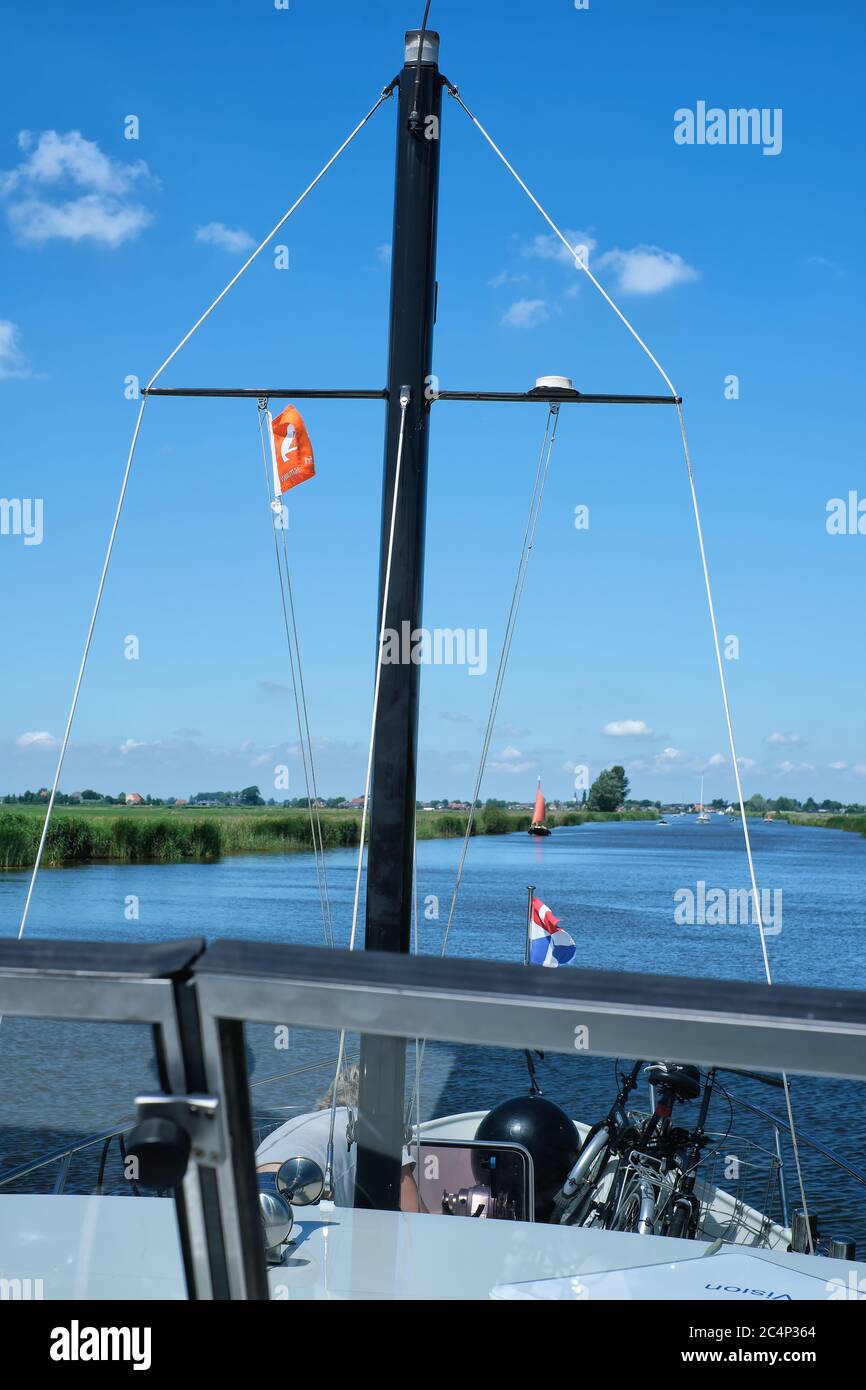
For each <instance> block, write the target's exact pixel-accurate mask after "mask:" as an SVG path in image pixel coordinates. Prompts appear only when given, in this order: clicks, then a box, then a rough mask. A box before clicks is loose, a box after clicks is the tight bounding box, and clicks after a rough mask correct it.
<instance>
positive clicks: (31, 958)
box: [0, 938, 866, 1300]
mask: <svg viewBox="0 0 866 1390" xmlns="http://www.w3.org/2000/svg"><path fill="white" fill-rule="evenodd" d="M0 1014H2V1015H3V1016H4V1017H5V1018H9V1017H17V1018H29V1019H62V1020H69V1021H75V1020H78V1021H86V1022H88V1023H91V1024H93V1023H95V1024H99V1023H106V1024H117V1023H130V1024H137V1025H143V1026H144V1028H146V1029H147V1030H148V1031H149V1034H150V1036H151V1037H152V1039H153V1049H154V1054H155V1060H156V1061H157V1063H158V1067H157V1071H158V1075H159V1076H160V1078H161V1086H160V1088H159V1089H158V1090H157V1091H155V1092H153V1093H149V1094H147V1095H144V1096H138V1097H135V1103H136V1112H137V1116H138V1121H139V1124H138V1125H137V1128H139V1129H141V1128H143V1127H144V1124H145V1122H146V1121H151V1120H153V1119H159V1120H161V1121H162V1122H163V1123H167V1124H168V1125H169V1126H170V1127H171V1131H170V1132H173V1133H174V1135H175V1136H176V1138H175V1139H174V1140H173V1141H172V1143H173V1145H174V1148H173V1152H174V1153H176V1154H178V1155H180V1157H179V1159H178V1162H179V1164H180V1166H179V1168H178V1169H177V1171H178V1172H179V1173H180V1175H181V1176H180V1177H179V1179H178V1180H176V1181H177V1187H176V1196H177V1201H176V1213H177V1225H178V1229H179V1233H180V1247H181V1256H182V1259H183V1263H184V1270H185V1274H186V1281H187V1289H188V1292H189V1296H190V1297H191V1298H207V1299H210V1298H217V1299H225V1298H230V1299H249V1298H252V1299H261V1300H266V1299H267V1298H268V1297H269V1285H268V1275H267V1268H266V1263H265V1253H264V1249H263V1245H262V1219H261V1214H260V1206H259V1193H258V1190H257V1184H256V1176H255V1145H254V1138H253V1127H254V1112H253V1098H254V1095H255V1091H252V1092H251V1088H250V1082H249V1076H248V1065H247V1046H246V1042H247V1031H246V1030H247V1029H248V1028H251V1027H256V1026H258V1025H265V1026H267V1027H268V1028H271V1029H272V1028H273V1027H274V1025H275V1024H280V1025H283V1026H285V1025H287V1026H290V1027H291V1028H292V1029H300V1030H312V1031H314V1032H317V1033H318V1035H319V1036H320V1037H327V1038H328V1039H331V1038H333V1039H334V1040H335V1041H336V1036H337V1035H338V1034H339V1033H341V1032H342V1033H344V1034H345V1035H346V1037H348V1038H351V1039H354V1038H356V1037H358V1036H361V1037H363V1038H370V1037H373V1038H390V1039H395V1040H398V1041H401V1042H402V1043H403V1044H404V1051H403V1061H404V1064H405V1055H406V1044H407V1041H409V1040H412V1039H417V1038H424V1039H428V1040H430V1041H431V1042H433V1043H444V1044H447V1045H448V1046H449V1047H451V1046H454V1045H458V1046H460V1047H472V1048H486V1047H492V1048H500V1049H508V1050H510V1051H511V1052H512V1053H515V1052H516V1051H517V1050H526V1049H535V1050H541V1051H545V1050H546V1051H550V1052H551V1053H559V1054H566V1055H570V1056H571V1057H573V1058H574V1059H575V1062H576V1063H577V1064H578V1065H579V1063H580V1061H581V1060H582V1059H583V1058H586V1057H589V1056H597V1057H603V1056H606V1057H618V1056H619V1057H621V1056H629V1057H663V1058H670V1059H672V1060H675V1061H682V1062H688V1063H692V1064H694V1065H699V1066H701V1067H703V1068H717V1069H720V1070H728V1071H748V1072H764V1073H776V1074H778V1073H779V1072H782V1071H787V1072H788V1073H789V1074H792V1075H797V1074H803V1075H811V1076H824V1077H833V1078H837V1079H838V1078H843V1079H845V1080H848V1081H852V1082H861V1083H862V1082H863V1081H866V991H860V990H835V989H834V990H829V989H818V988H814V987H811V986H792V985H778V986H774V987H773V988H770V987H768V986H765V985H761V984H755V983H746V982H743V981H738V980H723V979H690V978H686V977H679V976H659V975H652V974H648V973H631V974H629V973H625V972H620V971H592V970H585V969H580V968H578V967H571V966H570V967H569V968H568V969H564V970H543V969H541V970H540V969H532V968H526V967H523V966H518V965H513V964H504V963H501V962H498V961H479V960H467V959H454V960H448V959H445V960H441V959H439V958H436V957H412V956H403V955H397V954H394V953H391V952H386V951H358V952H354V953H350V952H346V951H339V950H325V949H322V948H319V949H316V948H313V947H301V946H288V945H282V944H270V943H265V942H254V941H217V942H215V943H214V944H213V945H210V946H208V947H207V949H206V948H205V943H204V942H203V941H201V940H192V941H171V942H161V943H153V944H150V945H137V944H132V943H119V942H116V943H112V942H82V941H57V940H49V939H46V938H40V939H34V940H32V941H27V940H24V941H20V942H19V941H2V942H0ZM4 1026H5V1025H4ZM391 1055H393V1056H396V1055H397V1053H396V1052H395V1051H394V1050H393V1049H392V1052H391V1053H390V1054H389V1056H391ZM277 1070H278V1069H277ZM392 1079H394V1080H396V1082H397V1083H399V1084H394V1085H393V1086H392V1089H393V1091H394V1097H395V1101H396V1109H394V1113H393V1114H391V1113H390V1111H389V1112H386V1111H384V1110H383V1111H382V1112H381V1113H380V1112H376V1114H375V1115H372V1114H370V1113H368V1112H365V1109H364V1106H365V1097H364V1090H363V1085H362V1089H361V1096H360V1100H359V1124H358V1128H357V1129H356V1142H357V1143H358V1148H359V1153H360V1152H361V1150H362V1149H363V1148H364V1146H365V1145H366V1146H368V1148H367V1151H368V1152H376V1154H377V1158H378V1160H379V1161H380V1162H381V1163H382V1164H384V1163H385V1162H386V1161H387V1163H388V1164H389V1165H391V1166H392V1167H393V1168H394V1169H395V1170H396V1173H397V1175H399V1172H400V1165H401V1154H402V1147H403V1142H404V1128H403V1125H404V1115H403V1113H402V1096H403V1085H402V1082H403V1079H404V1078H403V1075H402V1072H401V1073H400V1074H395V1077H394V1078H392ZM273 1080H275V1078H274V1077H267V1078H265V1080H264V1083H263V1084H268V1083H269V1082H271V1081H273ZM388 1084H389V1085H391V1084H392V1081H391V1080H390V1079H389V1083H388ZM253 1085H255V1083H253ZM398 1097H399V1099H397V1098H398ZM129 1099H130V1102H131V1101H132V1100H133V1096H130V1098H129ZM85 1103H86V1102H84V1101H83V1102H82V1106H83V1105H84V1104H85ZM750 1104H751V1102H748V1103H746V1108H747V1107H748V1105H750ZM755 1109H756V1110H759V1109H760V1107H755ZM767 1113H768V1114H769V1113H770V1112H767ZM379 1118H382V1120H383V1122H384V1124H385V1128H384V1129H383V1130H382V1138H381V1139H377V1138H376V1137H375V1136H374V1133H373V1123H372V1122H373V1120H374V1119H379ZM770 1122H771V1123H772V1124H773V1127H774V1131H775V1132H776V1133H777V1134H779V1135H780V1142H781V1122H780V1120H779V1118H778V1117H777V1116H771V1118H770ZM116 1128H121V1126H117V1127H116ZM184 1138H185V1141H186V1148H185V1152H184V1145H183V1143H182V1140H184ZM116 1139H117V1142H118V1143H119V1142H120V1141H121V1139H122V1141H123V1142H124V1143H126V1144H127V1147H128V1150H129V1152H130V1153H131V1154H133V1155H134V1154H135V1153H136V1152H143V1150H142V1149H141V1147H140V1146H137V1144H136V1140H135V1136H133V1135H129V1136H127V1135H126V1134H123V1135H118V1136H116ZM88 1142H89V1143H90V1144H91V1145H94V1144H99V1143H100V1142H101V1143H102V1144H103V1145H105V1144H106V1143H113V1142H115V1136H114V1135H113V1134H112V1135H109V1134H108V1133H107V1132H106V1131H103V1132H101V1133H100V1134H96V1135H94V1134H91V1135H89V1136H87V1137H85V1138H84V1139H82V1140H78V1141H76V1143H75V1144H74V1145H70V1146H69V1147H70V1148H71V1149H76V1148H77V1147H78V1146H79V1145H84V1146H85V1147H86V1146H87V1145H88ZM805 1143H806V1146H809V1145H811V1146H812V1147H813V1148H815V1149H817V1151H818V1152H819V1153H821V1154H822V1155H824V1157H825V1158H831V1157H832V1158H833V1160H834V1161H835V1160H837V1159H838V1160H839V1162H838V1168H839V1169H840V1170H843V1171H845V1172H847V1173H848V1174H849V1175H850V1176H852V1177H855V1178H857V1180H858V1181H861V1180H862V1175H861V1174H860V1172H859V1171H858V1170H857V1169H856V1167H855V1165H854V1164H851V1163H848V1162H847V1161H846V1160H844V1159H840V1158H839V1156H838V1155H833V1154H832V1150H830V1149H829V1148H828V1146H827V1145H825V1144H823V1143H822V1142H821V1141H820V1140H818V1139H814V1140H813V1139H812V1138H811V1137H810V1138H809V1140H806V1141H805ZM65 1153H66V1151H65V1150H64V1153H63V1154H61V1155H60V1157H59V1160H58V1161H59V1162H60V1163H61V1165H62V1164H63V1163H64V1161H65ZM71 1157H72V1155H70V1159H71ZM46 1161H51V1160H50V1159H47V1160H46V1159H43V1160H42V1162H43V1163H44V1162H46ZM172 1161H173V1162H174V1160H172ZM66 1166H67V1173H68V1163H67V1165H66ZM154 1171H156V1170H154ZM160 1171H162V1170H160ZM170 1171H171V1172H174V1171H176V1170H175V1168H171V1169H170ZM359 1171H360V1164H359ZM63 1181H65V1178H64V1179H63ZM142 1185H143V1186H148V1187H150V1188H151V1190H152V1188H153V1186H155V1185H156V1184H155V1183H151V1184H147V1183H145V1181H144V1178H142ZM172 1185H174V1184H172ZM0 1200H3V1199H2V1198H0ZM385 1205H388V1204H387V1203H386V1204H385Z"/></svg>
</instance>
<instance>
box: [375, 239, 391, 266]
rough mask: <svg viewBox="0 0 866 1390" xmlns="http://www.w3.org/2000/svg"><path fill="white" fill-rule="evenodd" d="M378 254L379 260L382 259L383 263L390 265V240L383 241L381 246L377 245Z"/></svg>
mask: <svg viewBox="0 0 866 1390" xmlns="http://www.w3.org/2000/svg"><path fill="white" fill-rule="evenodd" d="M376 256H377V258H378V260H380V261H381V262H382V265H390V264H391V243H390V241H386V242H383V244H382V245H381V246H377V247H376Z"/></svg>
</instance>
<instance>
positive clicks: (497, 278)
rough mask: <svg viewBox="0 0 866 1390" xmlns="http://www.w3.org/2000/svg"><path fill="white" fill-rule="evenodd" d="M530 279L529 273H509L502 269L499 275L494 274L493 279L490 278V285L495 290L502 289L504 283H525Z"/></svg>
mask: <svg viewBox="0 0 866 1390" xmlns="http://www.w3.org/2000/svg"><path fill="white" fill-rule="evenodd" d="M528 279H529V276H528V275H509V273H508V271H507V270H502V271H500V272H499V274H498V275H494V277H493V279H492V280H488V282H487V283H488V285H490V286H492V288H493V289H494V290H498V289H501V288H502V286H503V285H524V284H525V283H526V281H527V280H528Z"/></svg>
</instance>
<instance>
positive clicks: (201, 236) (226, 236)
mask: <svg viewBox="0 0 866 1390" xmlns="http://www.w3.org/2000/svg"><path fill="white" fill-rule="evenodd" d="M195 239H196V241H203V242H204V243H205V245H206V246H218V247H219V249H220V250H221V251H232V252H234V253H235V254H236V255H240V253H241V252H242V251H251V250H252V248H253V247H254V246H255V244H256V239H255V237H254V236H251V235H250V233H249V232H245V231H244V229H243V227H227V226H226V224H225V223H224V222H208V223H207V224H206V226H204V227H198V228H196V234H195Z"/></svg>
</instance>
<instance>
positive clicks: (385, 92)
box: [0, 82, 395, 1022]
mask: <svg viewBox="0 0 866 1390" xmlns="http://www.w3.org/2000/svg"><path fill="white" fill-rule="evenodd" d="M394 86H395V82H391V83H389V84H388V86H387V87H384V88H383V89H382V91H381V93H380V94H379V98H378V100H377V101H376V103H375V104H374V105H373V106H371V107H370V110H369V111H368V112H367V114H366V115H365V116H364V117H362V119H361V120H360V121H359V122H358V124H357V125H356V126H355V128H354V130H353V131H352V132H351V133H350V134H349V135H348V136H347V137H346V139H345V140H344V141H343V143H342V145H340V147H339V148H338V149H337V150H336V151H335V152H334V154H332V155H331V158H330V159H329V160H328V162H327V164H324V165H323V166H322V168H321V169H320V170H319V172H318V174H316V177H315V178H314V179H313V180H312V181H311V182H310V183H309V184H307V187H306V188H305V189H304V191H303V193H302V194H301V195H300V197H298V198H296V199H295V201H294V203H293V204H292V206H291V207H290V208H289V209H288V211H287V212H285V213H283V216H282V217H281V218H280V220H279V222H277V223H276V225H275V226H274V227H272V228H271V230H270V231H269V232H268V234H267V236H266V237H265V238H264V240H263V241H261V242H260V243H259V245H258V246H257V247H256V249H255V251H253V252H252V254H251V255H249V256H248V257H247V259H246V260H245V261H244V263H243V265H242V266H241V268H240V270H239V271H237V273H236V274H235V275H233V276H232V278H231V280H229V282H228V284H227V285H225V286H224V288H223V289H222V290H221V291H220V293H219V294H218V295H217V297H216V299H214V300H213V302H212V303H211V304H209V305H208V307H207V309H205V311H204V313H203V314H201V315H200V316H199V318H198V319H196V321H195V323H194V324H193V326H192V328H190V330H189V332H188V333H186V334H184V336H183V338H181V340H180V342H179V343H178V344H177V346H176V347H175V348H173V349H172V351H171V352H170V353H169V355H168V357H166V359H165V361H164V362H163V363H162V365H161V366H159V367H157V369H156V371H155V372H154V374H153V376H152V377H151V378H150V380H149V381H148V383H147V386H146V387H145V388H144V392H143V393H142V396H141V404H140V406H139V408H138V416H137V418H136V421H135V427H134V429H133V432H132V441H131V443H130V446H129V453H128V455H127V459H126V467H125V469H124V472H123V479H122V482H121V485H120V495H119V497H118V501H117V507H116V509H115V513H114V521H113V523H112V527H111V532H110V535H109V538H108V546H107V548H106V552H105V559H104V561H103V565H102V572H101V574H100V577H99V584H98V585H97V589H96V599H95V601H94V605H93V611H92V614H91V618H90V625H89V627H88V629H87V636H86V637H85V640H84V650H83V652H82V655H81V663H80V666H79V668H78V676H77V678H76V681H75V687H74V689H73V692H72V700H71V702H70V706H69V714H68V716H67V720H66V728H65V730H64V733H63V738H62V739H61V742H60V751H59V753H58V756H57V766H56V769H55V772H54V781H53V783H52V786H51V792H50V795H49V797H48V805H47V806H46V808H45V820H44V822H43V825H42V833H41V835H40V837H39V845H38V847H37V850H36V859H35V861H34V864H33V872H32V874H31V876H30V883H29V886H28V889H27V897H26V899H25V901H24V910H23V912H22V914H21V923H20V925H19V928H18V940H19V941H20V940H21V938H22V937H23V935H24V931H25V928H26V926H27V919H28V917H29V914H30V904H31V901H32V898H33V890H34V888H35V887H36V879H37V877H38V875H39V870H40V868H41V866H42V858H43V855H44V852H45V844H46V841H47V839H48V828H49V825H50V824H51V815H52V812H53V810H54V802H55V800H56V797H57V787H58V784H59V782H60V774H61V772H62V770H63V764H64V761H65V759H66V751H67V749H68V747H69V739H70V736H71V734H72V724H73V721H74V719H75V712H76V709H77V708H78V697H79V694H80V692H81V684H82V681H83V679H84V672H85V668H86V666H87V659H88V657H89V655H90V647H91V644H92V641H93V633H94V629H95V627H96V619H97V617H98V614H99V609H100V605H101V603H102V595H103V592H104V589H105V581H106V578H107V576H108V569H109V565H110V563H111V557H112V554H113V551H114V542H115V538H116V536H117V529H118V526H119V524H120V516H121V512H122V511H123V504H124V501H125V499H126V492H127V488H128V485H129V477H130V473H131V471H132V461H133V459H134V457H135V450H136V445H137V444H138V436H139V433H140V431H141V422H142V417H143V415H144V408H145V406H146V404H147V392H148V391H149V390H150V388H151V387H152V386H153V385H154V383H155V382H156V381H157V380H158V379H159V377H161V376H162V373H163V372H164V371H165V369H166V367H167V366H168V364H169V363H170V362H172V361H173V360H174V358H175V357H176V356H177V354H178V353H179V352H180V350H181V348H182V347H184V346H185V345H186V343H188V342H189V340H190V338H191V337H192V336H193V334H194V333H196V332H197V331H198V329H199V328H200V327H201V325H202V324H203V323H204V322H205V320H206V319H208V318H210V315H211V314H212V313H213V311H214V309H215V308H216V307H217V305H218V304H219V303H220V302H221V301H222V300H223V299H225V297H226V295H227V294H228V292H229V290H231V289H232V288H233V286H234V285H236V284H237V282H238V280H240V278H241V276H242V275H243V274H244V272H245V271H246V270H247V269H248V268H249V267H250V266H251V265H252V263H253V261H254V260H255V259H256V257H257V256H258V255H259V254H260V253H261V252H262V251H263V250H264V249H265V247H266V246H267V245H268V242H270V241H271V240H272V239H273V237H275V236H276V234H277V232H278V231H279V230H280V228H281V227H283V226H285V224H286V222H288V220H289V218H290V217H291V216H292V215H293V214H294V213H295V212H296V211H297V209H298V208H299V207H300V206H301V203H303V202H304V200H305V198H306V197H307V196H308V195H309V194H310V193H311V192H312V191H313V189H314V188H315V187H316V184H317V183H319V181H320V180H321V179H322V178H324V176H325V174H326V173H327V172H328V170H329V169H330V168H331V166H332V165H333V164H334V163H335V162H336V161H337V159H339V157H340V155H341V154H342V153H343V151H344V150H346V149H347V148H348V146H349V145H350V144H351V143H352V141H353V140H354V139H355V137H356V135H358V134H359V132H360V131H361V130H362V129H363V128H364V126H365V125H366V124H367V122H368V121H369V120H370V119H371V117H372V116H374V115H375V113H376V112H377V111H378V109H379V107H380V106H381V105H382V103H383V102H385V101H387V100H388V98H389V97H390V96H391V93H392V92H393V90H394ZM0 1022H2V1017H0Z"/></svg>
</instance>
